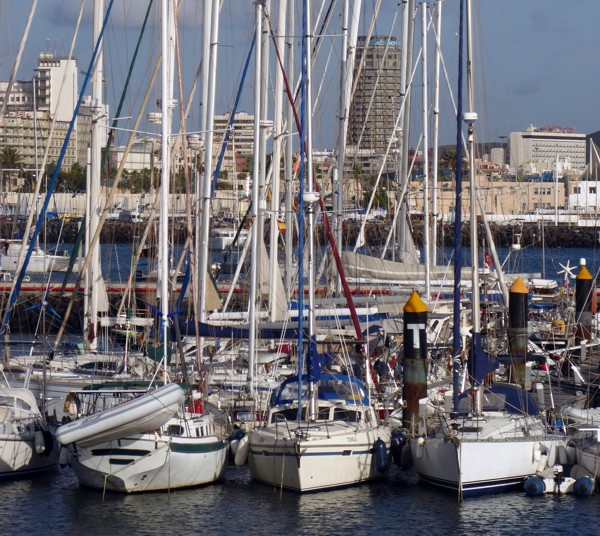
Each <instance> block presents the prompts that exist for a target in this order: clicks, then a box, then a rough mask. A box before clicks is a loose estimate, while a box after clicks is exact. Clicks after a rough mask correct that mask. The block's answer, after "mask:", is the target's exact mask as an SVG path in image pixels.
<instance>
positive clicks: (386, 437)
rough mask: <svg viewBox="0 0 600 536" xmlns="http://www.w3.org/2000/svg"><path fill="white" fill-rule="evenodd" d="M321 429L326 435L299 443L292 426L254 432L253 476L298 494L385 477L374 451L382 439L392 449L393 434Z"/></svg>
mask: <svg viewBox="0 0 600 536" xmlns="http://www.w3.org/2000/svg"><path fill="white" fill-rule="evenodd" d="M316 427H317V425H316V426H315V427H314V428H316ZM318 427H319V428H320V430H318V431H316V430H315V431H311V432H309V434H310V435H309V436H308V438H306V439H302V440H299V441H298V440H296V439H295V428H296V426H295V425H293V424H292V423H288V426H286V425H285V424H279V425H278V427H277V428H276V427H275V425H270V426H269V427H267V428H264V429H258V430H255V431H253V432H251V434H250V440H249V444H250V452H249V457H248V461H249V464H250V471H251V472H252V476H253V477H254V478H255V479H256V480H259V481H261V482H264V483H266V484H271V485H274V486H278V487H284V488H287V489H292V490H296V491H315V490H321V489H327V488H334V487H340V486H349V485H353V484H358V483H360V482H366V481H368V480H372V479H375V478H379V477H381V476H382V473H381V472H379V471H378V470H377V463H376V459H375V453H374V448H373V447H374V444H375V442H376V441H377V439H381V440H383V441H384V442H385V444H386V447H387V448H388V449H389V445H390V441H391V437H390V431H389V430H388V429H387V428H385V427H383V426H378V427H374V428H369V429H366V430H357V429H356V428H355V426H353V425H351V424H346V423H339V422H334V423H329V424H323V423H321V424H319V425H318ZM311 428H312V427H311ZM301 429H302V427H300V430H301ZM304 429H306V425H305V426H304Z"/></svg>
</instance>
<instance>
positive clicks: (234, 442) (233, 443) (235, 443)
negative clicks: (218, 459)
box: [229, 439, 240, 459]
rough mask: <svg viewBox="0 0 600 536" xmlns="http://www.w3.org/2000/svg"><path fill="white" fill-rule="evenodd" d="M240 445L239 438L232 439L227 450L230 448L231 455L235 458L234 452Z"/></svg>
mask: <svg viewBox="0 0 600 536" xmlns="http://www.w3.org/2000/svg"><path fill="white" fill-rule="evenodd" d="M239 446H240V440H239V439H232V440H231V441H230V443H229V450H231V456H232V457H233V458H234V459H235V454H236V452H237V450H238V447H239Z"/></svg>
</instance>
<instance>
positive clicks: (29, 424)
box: [0, 387, 59, 479]
mask: <svg viewBox="0 0 600 536" xmlns="http://www.w3.org/2000/svg"><path fill="white" fill-rule="evenodd" d="M43 426H44V424H43V422H42V417H41V415H40V413H39V409H38V407H37V403H36V400H35V398H34V396H33V394H32V393H31V391H29V390H27V389H18V388H17V389H9V388H4V387H2V388H0V479H2V478H14V477H20V476H28V475H32V474H35V473H39V472H43V471H48V470H50V469H54V468H56V466H57V464H58V456H59V449H58V447H57V445H56V444H55V443H54V441H53V440H52V438H51V436H50V433H49V432H47V431H46V432H43V433H42V429H43Z"/></svg>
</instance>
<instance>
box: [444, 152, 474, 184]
mask: <svg viewBox="0 0 600 536" xmlns="http://www.w3.org/2000/svg"><path fill="white" fill-rule="evenodd" d="M439 164H440V169H449V170H450V171H451V173H452V179H453V180H454V178H455V175H456V149H448V150H447V151H446V152H445V153H444V154H443V155H442V156H441V157H440V162H439ZM468 169H469V161H468V159H467V158H466V157H465V156H463V158H462V170H463V172H466V171H468Z"/></svg>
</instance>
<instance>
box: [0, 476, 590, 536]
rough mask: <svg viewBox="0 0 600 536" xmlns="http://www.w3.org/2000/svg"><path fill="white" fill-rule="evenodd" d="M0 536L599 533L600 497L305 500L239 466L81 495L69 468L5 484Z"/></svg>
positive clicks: (394, 485) (340, 496)
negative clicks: (186, 481) (185, 480)
mask: <svg viewBox="0 0 600 536" xmlns="http://www.w3.org/2000/svg"><path fill="white" fill-rule="evenodd" d="M0 487H1V489H2V501H1V503H0V533H1V534H7V535H17V534H26V533H27V534H36V535H37V534H44V535H55V534H56V535H59V534H60V535H81V534H85V535H86V536H93V535H111V536H116V535H119V534H131V535H133V534H135V535H139V536H141V535H146V534H147V535H153V534H171V535H191V534H220V535H226V534H248V535H254V534H256V535H267V534H268V535H278V534H282V535H283V534H285V535H296V534H297V535H332V536H333V535H349V534H352V535H371V534H378V535H383V534H410V535H419V534H428V535H435V534H444V535H472V534H519V535H521V534H595V533H596V532H597V530H598V529H597V527H598V524H599V522H600V495H598V494H594V495H593V496H592V497H590V498H587V499H582V498H578V497H575V496H574V495H563V496H558V497H557V496H551V495H546V496H542V497H536V498H531V497H528V496H526V495H525V493H524V492H519V491H515V492H512V493H504V494H500V495H490V496H483V497H479V498H472V499H467V500H465V501H464V502H463V503H460V504H459V503H458V502H457V500H456V497H455V496H454V495H451V494H444V493H440V492H438V491H436V490H433V489H430V488H428V487H427V486H425V485H423V484H421V483H420V482H419V481H418V477H417V476H416V475H415V474H414V472H412V470H409V471H403V470H401V469H400V468H398V467H392V468H391V471H390V473H389V474H388V475H387V477H386V478H384V479H382V480H380V481H377V482H374V483H368V484H363V485H360V486H356V487H351V488H345V489H340V490H332V491H325V492H318V493H310V494H298V493H295V492H290V491H286V490H284V491H283V492H281V491H280V490H279V489H273V488H272V487H270V486H266V485H264V484H260V483H257V482H254V481H252V480H251V478H250V472H249V470H248V467H247V466H245V467H242V468H241V469H235V467H233V466H230V467H228V469H227V472H226V474H225V477H224V479H223V480H222V481H221V482H219V483H217V484H214V485H210V486H206V487H201V488H196V489H189V490H179V491H174V492H171V493H150V494H142V495H120V494H114V493H107V494H106V495H105V496H104V497H103V495H102V492H100V491H95V490H89V489H86V488H83V487H80V486H79V484H78V483H77V479H76V478H75V476H74V475H73V473H72V471H71V469H70V468H68V467H65V468H63V469H60V470H58V471H56V472H54V473H51V474H48V475H45V476H43V477H39V478H36V479H32V480H19V481H13V482H4V483H1V484H0Z"/></svg>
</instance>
